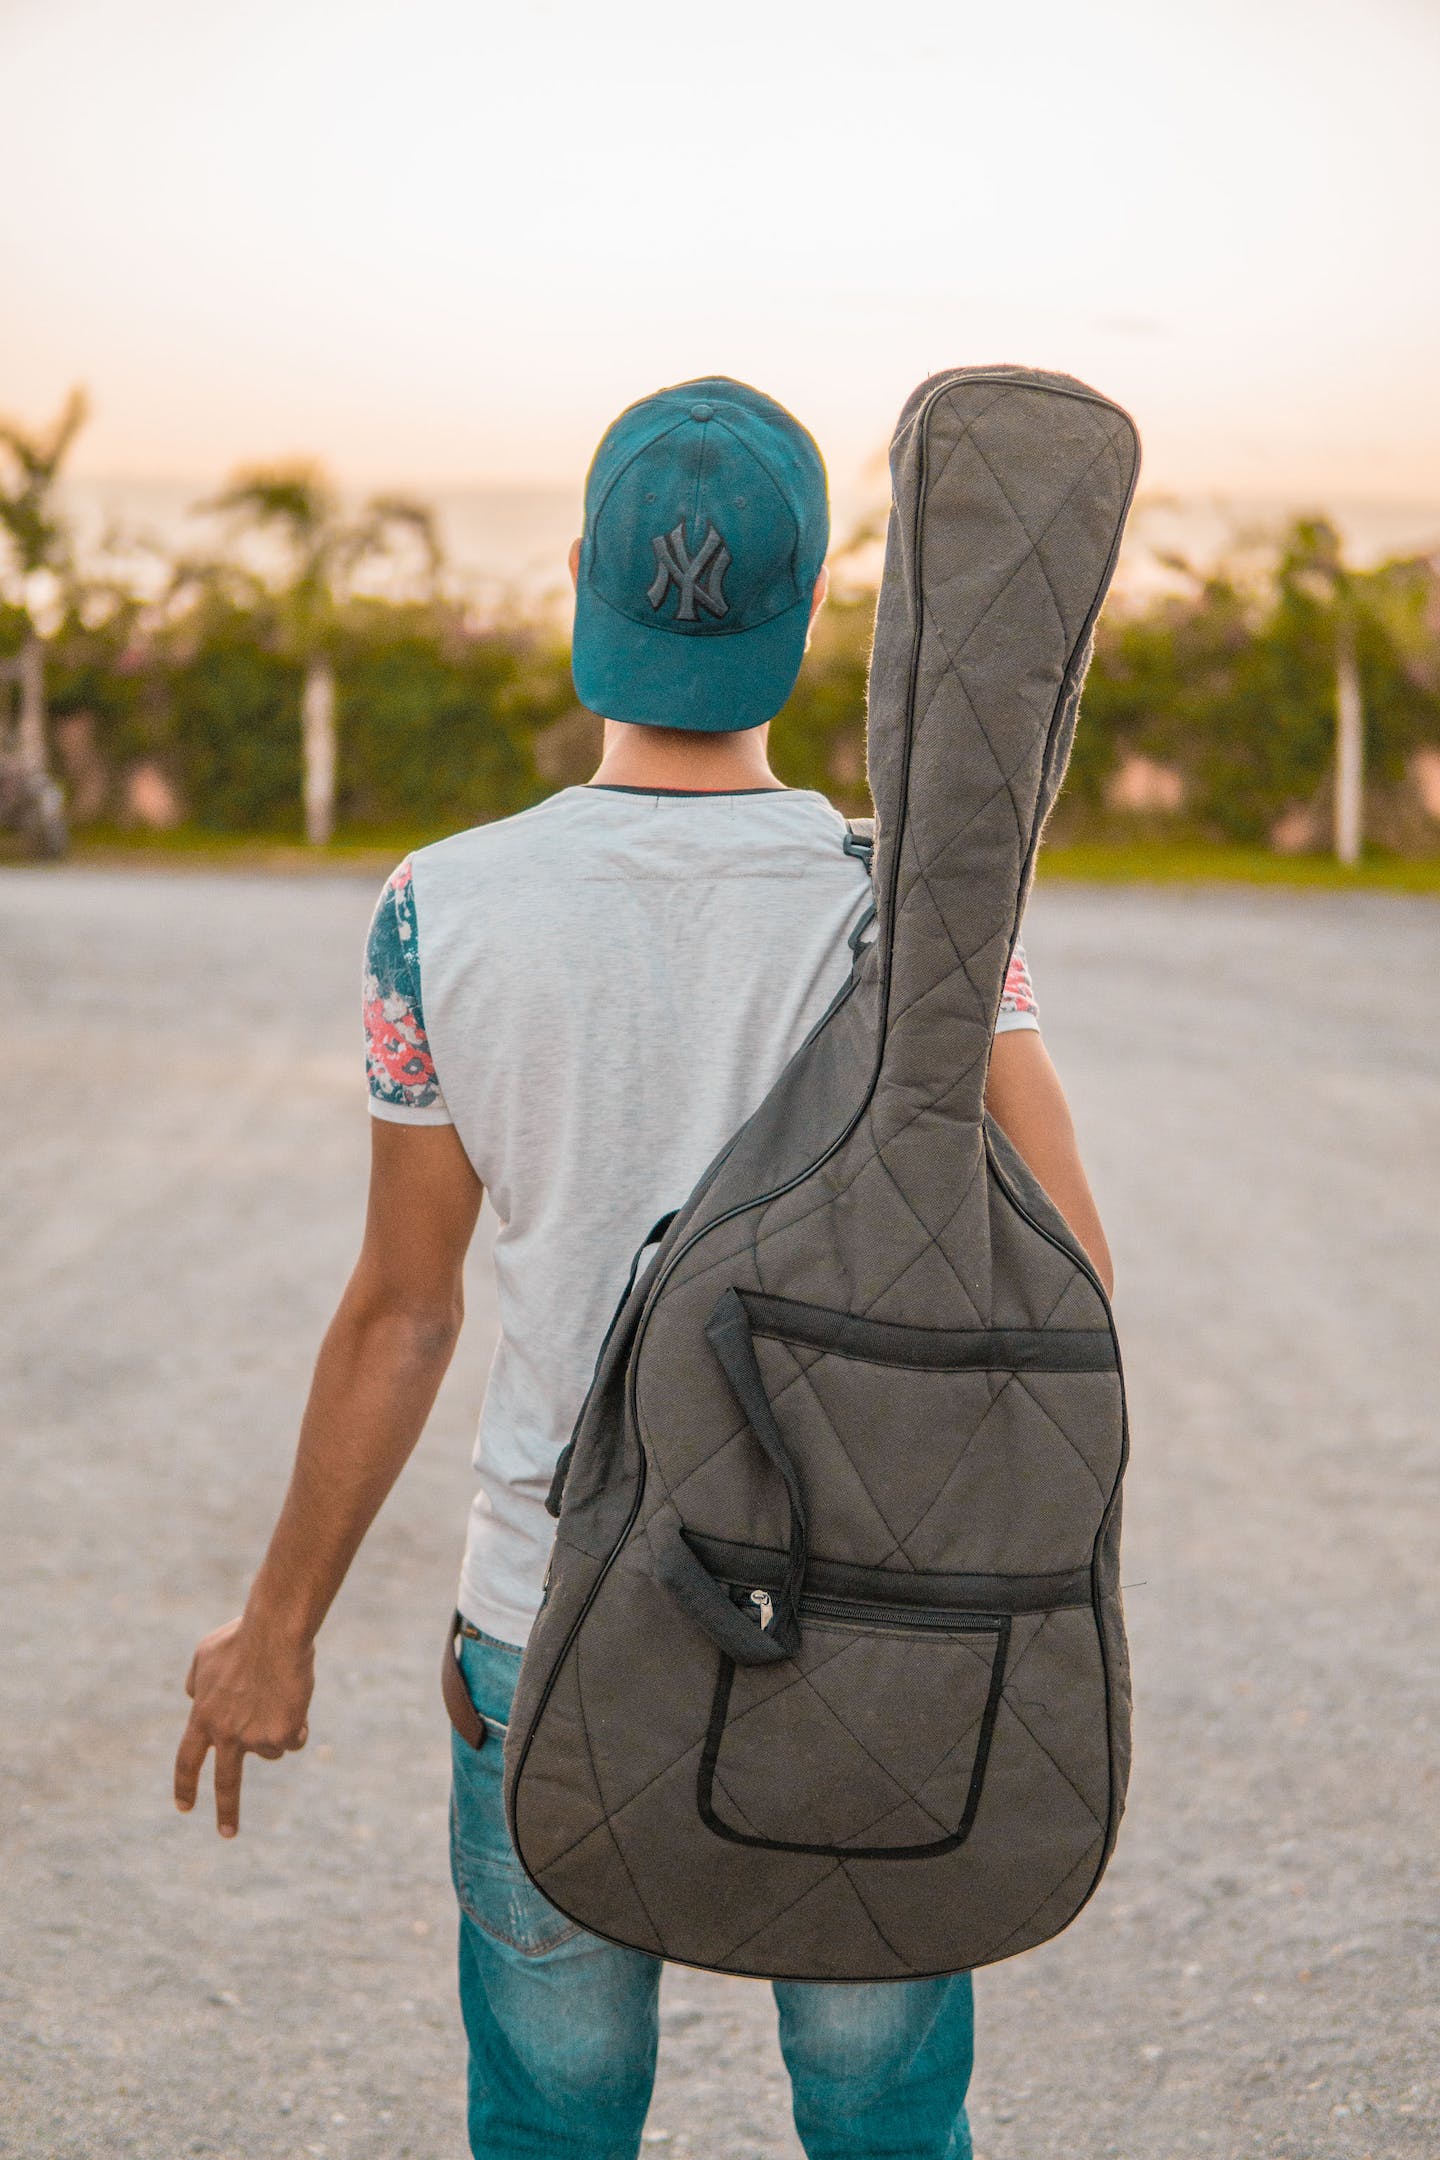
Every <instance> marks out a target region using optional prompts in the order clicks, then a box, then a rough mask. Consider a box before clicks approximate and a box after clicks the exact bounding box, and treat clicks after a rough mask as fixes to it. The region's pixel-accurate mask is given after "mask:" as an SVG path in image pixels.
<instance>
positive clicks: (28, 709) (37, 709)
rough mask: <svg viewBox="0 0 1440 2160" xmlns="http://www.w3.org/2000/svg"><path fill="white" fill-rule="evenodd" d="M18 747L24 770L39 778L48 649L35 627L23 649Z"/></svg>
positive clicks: (42, 759)
mask: <svg viewBox="0 0 1440 2160" xmlns="http://www.w3.org/2000/svg"><path fill="white" fill-rule="evenodd" d="M15 748H16V751H17V753H18V756H19V760H20V769H21V771H22V772H26V773H31V774H33V775H34V776H35V777H36V778H37V779H38V778H41V777H43V775H44V773H45V770H46V759H45V648H44V646H43V645H42V643H41V642H40V639H39V638H38V637H37V636H36V634H35V632H34V631H33V630H32V631H31V632H30V633H29V635H28V636H27V637H26V640H25V643H24V645H23V646H22V647H21V648H20V727H19V731H18V733H17V735H16V740H15Z"/></svg>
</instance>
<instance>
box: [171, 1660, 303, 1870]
mask: <svg viewBox="0 0 1440 2160" xmlns="http://www.w3.org/2000/svg"><path fill="white" fill-rule="evenodd" d="M314 1686H315V1652H314V1649H313V1647H312V1646H311V1645H310V1644H308V1643H307V1644H306V1645H305V1646H304V1647H303V1648H300V1647H297V1646H296V1645H295V1644H293V1643H290V1644H287V1643H284V1642H281V1641H279V1640H277V1639H276V1638H275V1637H273V1636H262V1635H260V1634H259V1633H258V1631H257V1630H256V1629H255V1628H254V1626H253V1625H252V1624H251V1623H250V1622H248V1621H247V1620H245V1619H243V1618H242V1619H239V1620H229V1621H227V1622H226V1624H225V1626H224V1627H222V1628H216V1630H215V1632H214V1634H213V1635H207V1636H206V1637H205V1639H204V1641H203V1642H202V1643H201V1644H200V1646H199V1648H198V1649H197V1650H196V1652H195V1655H194V1657H193V1658H192V1659H191V1660H190V1671H189V1673H188V1674H187V1676H186V1680H185V1692H186V1694H187V1695H189V1697H190V1699H191V1708H190V1722H189V1724H188V1725H187V1726H186V1727H185V1733H184V1737H183V1738H182V1740H181V1742H180V1749H179V1753H178V1754H177V1755H176V1757H175V1805H176V1807H177V1808H179V1809H180V1811H181V1813H182V1814H187V1815H188V1814H189V1812H190V1810H191V1808H192V1807H194V1805H195V1796H196V1792H197V1790H198V1788H199V1784H200V1772H201V1770H202V1769H203V1768H204V1764H205V1757H206V1756H207V1755H208V1754H209V1752H210V1750H211V1748H213V1749H214V1750H215V1821H216V1827H217V1828H218V1830H219V1832H220V1835H221V1837H234V1836H235V1834H236V1832H237V1831H238V1830H239V1828H240V1776H241V1772H242V1770H243V1769H244V1764H245V1757H246V1756H247V1755H263V1756H264V1757H265V1759H266V1761H267V1762H275V1761H277V1760H278V1758H279V1757H280V1756H282V1755H285V1754H288V1753H290V1751H291V1750H292V1749H295V1748H302V1747H304V1745H305V1742H306V1739H307V1738H308V1735H309V1726H308V1725H307V1723H306V1718H307V1715H308V1713H309V1709H310V1696H311V1694H312V1692H313V1690H314Z"/></svg>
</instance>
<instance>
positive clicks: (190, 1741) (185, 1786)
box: [175, 1710, 210, 1815]
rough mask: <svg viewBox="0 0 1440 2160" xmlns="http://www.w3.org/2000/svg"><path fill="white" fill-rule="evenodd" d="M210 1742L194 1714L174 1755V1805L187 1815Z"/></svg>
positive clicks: (193, 1802) (193, 1803) (191, 1805)
mask: <svg viewBox="0 0 1440 2160" xmlns="http://www.w3.org/2000/svg"><path fill="white" fill-rule="evenodd" d="M209 1750H210V1742H209V1741H208V1740H207V1738H206V1737H205V1734H204V1732H203V1730H202V1729H201V1727H200V1725H199V1724H197V1722H196V1718H195V1713H194V1711H193V1710H192V1711H191V1713H190V1722H189V1723H188V1725H187V1726H186V1727H185V1730H184V1732H183V1733H182V1734H181V1735H180V1745H179V1747H178V1749H177V1750H176V1754H175V1805H176V1807H177V1808H179V1809H180V1812H181V1813H182V1814H184V1815H188V1814H189V1812H190V1810H191V1808H193V1807H194V1805H195V1794H196V1791H197V1790H198V1788H199V1784H200V1772H201V1769H202V1768H203V1767H204V1762H205V1757H206V1755H207V1754H208V1753H209Z"/></svg>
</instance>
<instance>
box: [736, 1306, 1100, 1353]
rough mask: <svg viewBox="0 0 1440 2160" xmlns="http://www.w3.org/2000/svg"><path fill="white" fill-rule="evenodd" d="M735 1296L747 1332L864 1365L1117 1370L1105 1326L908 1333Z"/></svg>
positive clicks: (893, 1325) (853, 1317)
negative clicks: (747, 1320)
mask: <svg viewBox="0 0 1440 2160" xmlns="http://www.w3.org/2000/svg"><path fill="white" fill-rule="evenodd" d="M735 1294H736V1296H737V1297H738V1298H739V1300H740V1302H741V1304H742V1305H743V1306H744V1307H745V1310H746V1312H747V1313H748V1315H749V1318H750V1331H751V1333H752V1334H754V1335H765V1336H768V1337H770V1338H771V1339H772V1340H774V1341H776V1342H786V1343H802V1344H804V1345H805V1346H806V1347H807V1348H808V1349H813V1350H823V1351H828V1352H829V1353H831V1354H832V1355H833V1356H835V1357H848V1358H857V1359H859V1360H860V1361H861V1362H862V1363H864V1364H867V1365H898V1366H903V1367H905V1368H906V1369H907V1370H911V1371H916V1372H1051V1373H1083V1372H1113V1371H1114V1370H1115V1338H1114V1336H1113V1335H1112V1334H1111V1333H1110V1330H1109V1329H1108V1328H927V1327H912V1326H909V1325H907V1324H902V1323H901V1322H899V1321H894V1320H868V1319H864V1318H862V1317H861V1316H860V1315H859V1314H857V1313H847V1312H837V1311H835V1310H832V1309H831V1308H830V1307H829V1306H825V1305H805V1304H802V1303H801V1302H800V1300H799V1299H798V1298H784V1297H770V1296H768V1295H766V1294H764V1293H762V1292H758V1291H753V1290H740V1291H737V1292H736V1293H735Z"/></svg>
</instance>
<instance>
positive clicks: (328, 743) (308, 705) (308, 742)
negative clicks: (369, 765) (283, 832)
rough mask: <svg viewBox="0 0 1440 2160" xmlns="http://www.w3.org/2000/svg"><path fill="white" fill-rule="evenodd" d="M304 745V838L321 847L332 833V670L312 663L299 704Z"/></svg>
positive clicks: (326, 664)
mask: <svg viewBox="0 0 1440 2160" xmlns="http://www.w3.org/2000/svg"><path fill="white" fill-rule="evenodd" d="M300 724H301V732H302V736H303V739H304V745H305V838H306V839H307V840H308V841H309V843H310V845H311V847H324V846H325V844H326V842H327V841H328V840H329V838H330V835H331V833H332V832H333V831H334V829H335V670H334V669H333V668H332V667H331V665H330V663H329V661H328V660H312V661H311V663H310V665H309V667H308V668H307V669H306V670H305V692H304V696H303V697H302V699H301V701H300Z"/></svg>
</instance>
